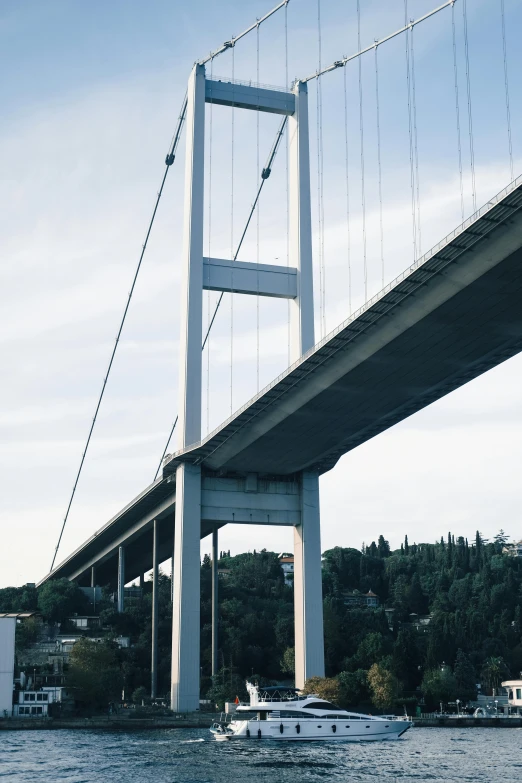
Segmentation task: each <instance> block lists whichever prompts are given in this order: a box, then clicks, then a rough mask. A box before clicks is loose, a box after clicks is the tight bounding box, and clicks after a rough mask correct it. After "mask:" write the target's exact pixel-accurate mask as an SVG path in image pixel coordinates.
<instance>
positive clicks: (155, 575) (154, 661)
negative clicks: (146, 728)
mask: <svg viewBox="0 0 522 783" xmlns="http://www.w3.org/2000/svg"><path fill="white" fill-rule="evenodd" d="M158 565H159V564H158V520H157V519H155V520H154V523H153V528H152V655H151V664H150V697H151V699H155V698H156V687H157V684H158V579H159V568H158Z"/></svg>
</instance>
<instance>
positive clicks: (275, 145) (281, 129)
mask: <svg viewBox="0 0 522 783" xmlns="http://www.w3.org/2000/svg"><path fill="white" fill-rule="evenodd" d="M287 119H288V118H287V117H283V119H282V120H281V124H280V126H279V129H278V131H277V133H276V137H275V140H274V143H273V145H272V149H271V150H270V154H269V156H268V158H267V162H266V165H265V167H264V168H263V169H262V171H261V182H260V183H259V187H258V189H257V193H256V197H255V199H254V203H253V204H252V206H251V208H250V212H249V214H248V218H247V221H246V224H245V228H244V229H243V233H242V234H241V238H240V240H239V243H238V246H237V248H236V252H235V253H234V257H233V259H232V261H236V260H237V257H238V255H239V251H240V250H241V246H242V244H243V240H244V239H245V236H246V233H247V231H248V227H249V226H250V223H251V221H252V218H253V216H254V212H255V211H256V207H257V203H258V201H259V198H260V196H261V192H262V190H263V186H264V184H265V182H266V180H267V179H268V178H269V176H270V174H271V171H272V165H273V163H274V160H275V157H276V154H277V150H278V149H279V144H280V142H281V138H282V136H283V134H284V132H285V128H286V125H287ZM223 296H224V291H222V292H221V293H220V295H219V299H218V300H217V303H216V306H215V308H214V312H213V314H212V318H211V319H210V324H209V326H208V329H207V332H206V334H205V338H204V340H203V344H202V346H201V350H202V351H204V350H205V346H206V344H207V342H208V339H209V335H210V332H211V330H212V327H213V325H214V321H215V320H216V316H217V314H218V310H219V308H220V305H221V302H222V301H223ZM177 423H178V416H176V418H175V420H174V424H173V425H172V429H171V430H170V434H169V437H168V439H167V443H166V444H165V448H164V449H163V454H162V455H161V459H160V461H159V465H158V467H157V470H156V473H155V474H154V481H155V480H156V479H157V477H158V473H159V472H160V470H161V466H162V464H163V460H164V459H165V455H166V453H167V449H168V447H169V444H170V441H171V440H172V436H173V435H174V430H175V429H176V425H177Z"/></svg>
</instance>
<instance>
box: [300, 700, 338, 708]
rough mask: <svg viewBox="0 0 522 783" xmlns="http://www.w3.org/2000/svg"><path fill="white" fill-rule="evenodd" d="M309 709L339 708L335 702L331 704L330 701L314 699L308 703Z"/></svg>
mask: <svg viewBox="0 0 522 783" xmlns="http://www.w3.org/2000/svg"><path fill="white" fill-rule="evenodd" d="M306 706H307V707H308V709H309V710H338V709H339V707H336V706H335V704H330V702H328V701H313V702H312V703H311V704H307V705H306Z"/></svg>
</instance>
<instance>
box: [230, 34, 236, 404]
mask: <svg viewBox="0 0 522 783" xmlns="http://www.w3.org/2000/svg"><path fill="white" fill-rule="evenodd" d="M235 51H236V50H235V48H234V47H233V48H232V108H231V114H232V119H231V146H230V256H231V257H232V266H231V288H232V291H231V297H230V415H231V416H232V412H233V410H234V407H233V406H234V390H233V389H234V261H235V258H233V256H234V126H235V123H234V119H235V116H234V114H235V109H234V84H235V82H234V77H235Z"/></svg>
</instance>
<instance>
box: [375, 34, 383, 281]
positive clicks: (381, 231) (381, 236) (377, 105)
mask: <svg viewBox="0 0 522 783" xmlns="http://www.w3.org/2000/svg"><path fill="white" fill-rule="evenodd" d="M377 51H378V46H377V44H376V45H375V108H376V114H375V116H376V121H377V168H378V179H379V228H380V240H381V286H382V287H383V288H384V231H383V224H382V169H381V116H380V114H381V113H380V107H379V56H378V54H377Z"/></svg>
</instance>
